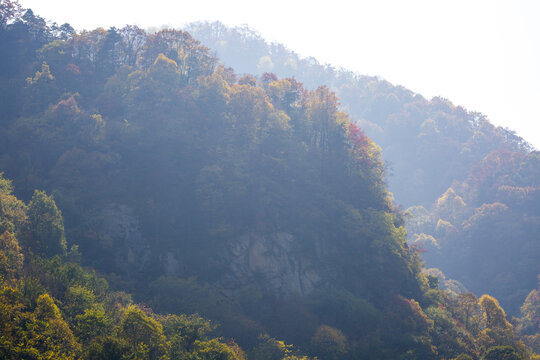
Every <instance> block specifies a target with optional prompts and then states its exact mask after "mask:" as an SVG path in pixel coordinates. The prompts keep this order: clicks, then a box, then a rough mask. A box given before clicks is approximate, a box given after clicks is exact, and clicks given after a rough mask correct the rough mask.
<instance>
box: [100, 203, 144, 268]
mask: <svg viewBox="0 0 540 360" xmlns="http://www.w3.org/2000/svg"><path fill="white" fill-rule="evenodd" d="M101 215H102V216H101V218H102V224H101V225H102V227H101V229H102V235H101V236H100V239H101V245H102V248H104V249H106V250H107V251H109V252H112V255H113V256H114V264H115V266H116V267H117V269H118V270H120V271H121V272H123V273H124V274H126V275H127V276H128V278H129V277H131V275H133V276H135V275H136V273H137V272H140V271H141V270H142V269H143V268H144V267H145V265H147V263H148V261H149V259H150V246H149V244H148V241H147V240H146V239H145V238H144V237H143V235H142V233H141V231H140V228H139V221H138V220H137V218H136V217H135V215H134V212H133V209H131V208H130V207H129V206H127V205H118V204H109V205H108V206H107V207H105V208H104V209H103V210H102V213H101Z"/></svg>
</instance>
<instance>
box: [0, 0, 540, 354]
mask: <svg viewBox="0 0 540 360" xmlns="http://www.w3.org/2000/svg"><path fill="white" fill-rule="evenodd" d="M199 30H200V29H199ZM222 31H225V30H224V29H222ZM193 33H194V34H195V36H199V35H200V32H197V31H193ZM245 34H247V35H246V36H247V37H246V39H248V38H249V36H250V35H249V33H245ZM219 36H222V40H223V41H228V39H229V38H228V37H227V36H228V35H227V36H226V35H225V34H221V35H219ZM255 40H257V41H259V43H260V44H265V43H264V42H261V40H260V39H257V38H255V39H254V41H255ZM238 41H241V40H238ZM242 41H243V40H242ZM257 41H255V43H257ZM231 43H233V42H232V41H231ZM247 43H249V42H246V44H247ZM261 46H262V45H261ZM265 46H266V45H265ZM234 47H235V48H236V51H238V52H239V53H240V54H241V52H242V51H246V52H247V53H252V54H254V55H257V54H258V53H257V52H254V51H252V50H250V49H249V47H247V46H245V45H243V46H242V45H241V44H235V45H234ZM0 49H1V51H0V94H1V96H0V138H1V139H2V141H1V142H0V172H1V173H2V175H0V234H1V235H0V283H1V286H0V307H1V311H0V357H2V358H6V359H51V358H55V359H78V358H84V359H204V360H206V359H208V360H209V359H247V358H249V359H255V360H257V359H264V360H266V359H268V360H274V359H276V360H278V359H288V360H294V359H310V358H318V359H460V360H463V359H489V360H494V359H537V358H539V356H538V355H537V354H538V353H540V344H539V343H540V331H539V326H540V324H539V321H538V319H539V311H540V310H539V309H540V307H539V302H540V291H539V290H540V289H539V290H537V289H535V287H536V283H535V282H534V280H533V282H532V284H531V281H530V279H528V278H526V279H523V277H527V276H529V274H530V272H531V268H533V269H534V267H535V266H536V265H537V264H535V259H536V258H538V256H536V255H535V254H537V253H538V252H537V249H538V237H537V235H536V237H535V235H531V234H532V233H533V232H535V230H538V224H539V217H538V212H539V208H538V204H539V202H538V199H537V198H538V191H537V190H538V178H539V176H538V175H539V170H538V169H539V165H538V160H539V158H538V154H537V153H536V152H533V151H531V149H530V147H529V146H528V145H527V144H526V143H525V142H523V140H521V139H520V138H519V137H517V136H516V135H515V134H512V133H511V132H509V131H506V130H504V129H497V128H495V127H493V126H492V125H491V124H489V122H488V121H487V120H486V119H485V118H483V117H481V115H479V114H470V113H468V112H466V111H465V110H463V109H461V108H458V107H454V106H453V105H452V104H450V103H449V102H447V101H444V100H441V99H438V100H437V99H435V100H431V101H427V100H425V99H423V98H421V97H420V96H418V95H415V94H412V93H411V92H410V91H408V90H406V89H402V88H394V87H392V86H391V85H390V84H388V83H385V82H384V81H381V80H378V79H371V80H370V81H371V85H370V86H371V87H370V89H372V90H373V89H375V90H373V91H374V92H377V91H378V92H379V93H378V94H377V95H376V96H375V95H373V94H364V95H362V96H361V95H360V93H356V92H355V91H356V90H354V89H352V88H350V87H349V90H350V91H351V92H350V94H349V96H348V97H347V95H346V93H345V92H344V91H343V90H344V89H341V90H340V91H335V92H334V90H335V89H334V88H335V86H334V85H333V84H326V85H327V86H325V81H324V77H325V76H327V74H328V69H327V68H325V67H322V68H320V69H318V70H316V66H315V65H317V64H312V65H313V66H315V67H313V66H312V67H308V66H306V67H303V66H302V62H301V61H298V62H297V70H298V71H297V72H295V73H294V74H285V75H282V74H280V73H279V72H278V71H274V72H270V71H266V70H272V69H264V70H265V71H264V72H261V73H259V74H255V75H250V74H248V73H247V72H248V71H245V70H244V69H243V68H241V67H239V68H240V70H239V71H242V73H241V74H237V73H236V72H235V70H234V69H233V68H231V67H228V66H226V65H223V64H222V63H220V60H219V59H218V58H217V56H216V54H215V53H213V52H212V50H210V48H208V47H206V46H204V45H203V44H202V43H201V42H199V41H198V40H196V39H195V38H194V37H192V35H191V34H190V33H189V32H186V31H182V30H174V29H164V30H161V31H158V32H155V33H149V32H146V31H145V30H143V29H140V28H137V27H135V26H126V27H124V28H121V29H118V28H111V29H108V30H104V29H95V30H92V31H81V32H76V31H74V29H73V28H72V27H71V26H70V25H69V24H64V25H58V24H54V23H52V24H51V23H48V22H46V21H45V20H44V19H42V18H41V17H39V16H38V15H35V14H34V13H33V12H32V11H31V10H29V9H22V8H21V7H20V6H19V4H18V3H17V2H16V1H9V0H0ZM261 51H262V50H261ZM265 51H266V50H265ZM284 51H285V50H284ZM220 56H221V55H220ZM261 56H269V58H268V59H270V60H271V61H273V62H274V63H277V59H274V58H272V57H270V55H266V54H265V55H261ZM261 56H259V57H258V58H257V65H260V66H259V70H260V69H261V68H262V66H266V65H264V64H265V61H266V60H268V59H266V58H265V59H263V60H260V59H261ZM298 60H299V59H298ZM267 62H268V61H266V63H267ZM261 64H263V65H261ZM227 65H229V64H228V63H227ZM267 65H268V64H267ZM317 66H318V65H317ZM235 67H236V66H235ZM302 69H303V70H302ZM302 71H304V72H306V73H310V72H311V73H313V74H318V75H317V76H318V77H311V80H312V81H317V85H315V84H313V83H309V82H308V81H306V80H304V79H302V78H301V74H302ZM292 75H294V76H292ZM278 76H279V77H278ZM349 76H350V79H349V80H351V81H352V80H354V81H358V83H357V87H358V88H360V87H361V86H364V85H360V84H364V81H367V79H365V78H362V77H356V76H352V75H351V74H349ZM319 80H320V81H319ZM347 81H348V80H347ZM301 82H304V83H305V84H306V85H304V84H302V83H301ZM368 83H369V81H368ZM343 87H344V88H345V87H346V86H345V85H344V86H343ZM385 89H386V90H385ZM390 91H395V92H396V94H397V95H396V94H394V95H395V97H396V98H397V99H398V100H399V99H401V100H400V101H401V102H398V103H397V104H395V106H394V107H391V106H390V105H389V104H387V103H385V102H381V101H380V99H379V98H382V97H384V98H385V99H390V100H389V101H393V100H392V96H390V95H389V94H388V93H389V92H390ZM387 92H388V93H387ZM336 94H337V95H339V97H340V98H341V100H338V97H337V96H336ZM398 95H399V96H402V97H401V98H399V97H398ZM349 99H355V100H351V105H348V106H345V107H340V101H341V102H342V103H343V104H345V102H346V101H348V100H349ZM375 99H379V100H377V101H375ZM353 104H354V106H357V107H358V109H362V111H364V114H366V115H365V116H363V117H361V119H360V117H359V118H358V119H356V118H355V117H356V116H357V115H355V113H356V111H358V110H354V108H353ZM377 104H378V105H377ZM377 106H378V107H379V108H377ZM377 109H379V110H381V111H382V110H384V111H386V112H387V114H386V115H381V114H380V113H379V112H378V111H379V110H377ZM404 109H406V111H407V114H409V115H410V117H406V116H404V115H403V116H398V115H396V113H399V114H401V113H402V112H403V111H405V110H404ZM347 112H350V113H351V114H352V117H350V116H349V115H347ZM367 114H378V115H373V116H372V115H369V116H368V115H367ZM450 115H453V117H451V116H450ZM377 116H379V117H380V119H379V120H380V123H379V124H378V123H377V122H376V120H377V119H376V117H377ZM424 116H427V117H428V118H430V119H431V122H430V121H428V120H424V121H422V125H419V129H420V130H421V131H424V132H422V134H423V136H421V137H420V138H421V139H423V140H422V141H424V145H422V146H430V144H432V145H433V144H438V146H439V147H437V149H440V147H441V146H442V147H444V146H448V148H446V150H447V151H449V154H452V155H455V156H456V157H455V158H454V159H451V158H448V159H445V161H448V163H447V164H446V166H447V167H448V168H447V169H446V170H447V171H446V172H441V171H439V168H434V169H431V170H430V171H432V172H433V174H432V173H431V172H430V173H429V174H428V173H427V171H428V170H429V166H430V165H429V164H431V163H430V162H429V161H428V160H430V161H432V162H433V163H437V166H439V167H440V166H441V165H444V164H441V163H442V161H441V160H440V159H441V158H440V157H439V158H437V159H428V160H426V159H425V158H422V157H420V158H418V159H416V160H417V161H418V164H417V165H416V166H417V167H416V169H417V170H419V171H426V173H425V174H424V175H411V181H412V183H410V184H408V185H407V184H405V185H404V186H405V187H404V188H407V186H412V187H416V188H418V187H424V188H425V190H426V192H425V193H423V194H419V195H418V196H417V197H414V196H413V195H405V193H404V192H400V191H402V190H398V188H395V189H394V188H392V182H391V183H390V184H391V189H392V190H393V191H394V194H395V196H396V198H395V199H394V195H392V193H390V192H389V191H388V190H387V187H386V183H385V181H386V176H387V174H386V166H385V164H384V161H383V156H384V158H386V157H388V156H389V155H387V152H388V154H391V152H392V150H391V149H392V148H391V147H390V148H389V147H388V146H387V144H388V143H392V141H391V139H389V138H386V140H385V141H380V140H379V139H378V138H377V136H375V135H372V134H371V133H370V134H369V135H370V136H368V135H366V133H364V129H365V131H366V132H368V131H370V129H373V128H376V127H377V126H379V127H380V128H381V129H382V130H381V134H382V133H388V134H387V135H389V136H392V135H391V134H392V132H391V131H390V129H393V130H392V131H396V132H397V133H399V132H401V133H403V130H400V129H399V128H396V126H397V125H396V124H398V123H400V122H401V123H402V127H403V128H414V127H413V126H409V125H407V122H408V121H415V122H418V121H420V120H419V119H421V118H422V117H424ZM431 117H433V118H431ZM383 123H384V124H386V125H384V126H386V127H384V128H383V125H382V124H383ZM442 124H448V127H447V128H444V127H443V126H442ZM460 124H461V125H463V124H466V125H467V126H463V137H461V138H458V139H455V141H451V140H452V136H453V135H452V131H453V129H455V127H459V126H460ZM473 126H475V127H474V128H473ZM422 129H423V130H422ZM471 129H472V130H471ZM387 130H388V131H387ZM417 130H418V129H417ZM435 130H436V131H435ZM415 131H416V130H415ZM428 131H432V132H433V134H432V133H430V132H428ZM435 134H438V135H435ZM414 136H416V137H417V138H418V136H420V135H419V134H416V135H414ZM437 136H439V137H437ZM372 138H373V139H375V140H376V141H377V143H380V145H381V146H382V149H383V150H382V153H381V148H380V147H379V146H378V145H376V143H375V142H374V141H373V140H372ZM441 139H446V140H447V144H446V145H445V144H444V142H442V141H441ZM394 141H395V140H394ZM441 144H442V145H441ZM394 145H395V146H396V147H397V149H396V150H393V151H396V152H400V151H401V154H402V156H404V155H407V154H408V153H407V152H405V150H403V149H401V148H400V147H403V148H404V147H407V146H412V145H411V144H408V145H407V143H406V142H403V143H400V144H394ZM450 145H451V146H450ZM414 146H418V144H416V145H414ZM452 146H455V147H458V148H460V149H461V150H463V149H465V148H467V149H469V150H468V152H467V151H465V150H463V151H461V152H458V153H455V152H454V149H455V148H454V147H452ZM477 148H478V149H477ZM388 149H390V150H388ZM495 150H496V152H493V151H495ZM408 151H420V150H419V149H416V150H408ZM437 154H438V153H437V152H436V151H432V152H429V154H426V155H429V156H437ZM438 155H439V156H440V154H438ZM392 161H395V160H392ZM462 161H463V162H462ZM454 162H455V164H460V166H459V167H457V168H456V167H454ZM400 164H401V163H400ZM473 165H474V166H473ZM399 166H401V165H399ZM413 166H414V165H413V164H411V163H410V162H405V163H404V165H402V167H401V168H399V169H402V170H403V171H408V169H410V168H411V167H413ZM393 167H394V172H395V175H394V177H397V176H398V175H399V172H398V163H397V161H396V163H395V164H394V165H393ZM400 171H401V170H400ZM456 171H460V172H459V173H455V172H456ZM462 173H466V175H463V174H462ZM434 174H435V175H434ZM456 174H457V175H456ZM399 176H401V175H399ZM434 176H446V177H447V179H448V181H450V184H446V183H444V182H441V181H438V180H436V179H434V178H433V177H434ZM454 180H456V181H454ZM458 180H459V181H458ZM430 186H432V187H430ZM449 186H452V188H450V189H448V187H449ZM447 189H448V190H447ZM445 191H446V192H445ZM440 194H443V195H441V196H440V198H439V200H437V197H438V196H439V195H440ZM407 196H409V198H407ZM535 197H536V198H535ZM401 198H403V200H401ZM535 199H536V200H535ZM435 200H436V201H435ZM460 201H461V202H460ZM398 203H403V204H405V205H407V206H409V205H417V206H416V207H414V208H411V209H410V210H409V211H408V212H405V211H403V210H402V209H401V208H400V207H399V206H398V205H396V204H398ZM432 203H433V204H435V205H432ZM461 203H462V204H463V205H461ZM431 206H433V209H432V208H431ZM426 209H428V210H426ZM492 221H498V223H497V224H499V225H498V226H500V227H501V229H497V228H494V227H493V226H492V225H490V224H491V223H490V222H492ZM507 222H512V223H513V227H508V226H507V225H506V223H507ZM406 224H407V226H408V227H409V229H410V234H409V235H407V230H406ZM441 224H442V225H441ZM411 229H413V231H411ZM503 230H504V231H503ZM516 233H517V234H519V239H520V242H519V243H517V242H513V243H512V244H511V246H514V247H515V251H514V252H509V251H508V250H506V249H507V247H508V246H509V245H507V244H505V243H504V241H505V239H506V238H507V237H508V236H510V237H512V236H513V237H515V236H516V235H515V234H516ZM537 233H538V232H537V231H536V232H535V234H537ZM407 237H409V242H407ZM420 238H421V239H420ZM486 238H488V239H489V240H484V239H486ZM426 239H428V240H429V241H428V240H426ZM432 239H433V240H432ZM430 241H431V242H430ZM486 241H491V242H492V244H491V245H493V243H496V246H500V247H501V249H499V250H497V251H502V252H503V253H505V254H506V256H507V257H508V260H506V259H505V261H499V260H498V266H495V267H494V266H493V265H491V264H483V263H478V261H477V259H476V256H477V254H478V252H483V251H485V249H484V248H483V246H485V242H486ZM463 242H467V244H472V245H474V246H470V245H466V246H464V245H463ZM418 244H422V246H423V247H421V246H420V245H418ZM429 244H433V246H434V250H433V251H432V252H430V253H429V255H430V256H431V257H428V256H427V255H426V256H425V258H426V261H428V264H430V266H431V263H434V264H441V265H440V266H439V267H440V268H441V269H442V270H443V271H444V272H445V274H446V275H448V276H449V277H452V278H456V279H460V278H462V277H463V276H465V277H466V276H471V275H470V274H471V272H469V271H472V272H475V273H476V274H477V275H478V277H477V276H474V277H473V278H472V279H471V282H473V283H474V282H475V281H476V282H478V285H477V288H475V286H474V285H470V284H469V283H468V282H467V281H463V283H464V284H465V285H466V286H467V287H469V288H470V289H471V290H473V291H474V292H475V293H477V295H475V294H473V293H471V292H467V291H460V289H456V286H454V287H451V288H449V290H444V289H443V288H444V287H445V286H444V276H445V274H442V273H441V272H440V271H438V272H437V270H435V269H431V270H429V271H426V270H425V268H424V265H423V263H422V258H421V253H422V249H424V248H427V247H428V246H430V245H429ZM494 251H495V250H494ZM535 251H536V252H535ZM495 252H496V251H495ZM445 254H455V255H452V256H447V255H445ZM487 256H488V254H486V255H483V257H480V258H481V259H486V258H487ZM489 256H495V255H493V254H491V255H489ZM518 256H520V257H522V259H520V260H519V261H518V262H517V263H515V262H514V259H515V257H518ZM458 260H459V261H461V262H464V264H461V263H459V264H455V262H456V261H458ZM445 261H446V262H447V263H445ZM452 261H454V263H452ZM471 262H473V263H475V266H478V267H479V268H481V271H479V270H478V269H475V268H472V269H471V268H469V267H468V266H470V263H471ZM506 263H508V267H503V266H502V265H503V264H506ZM445 266H448V267H449V268H452V267H454V266H455V267H458V268H460V269H461V271H462V272H463V274H460V273H459V272H458V271H454V272H452V271H449V270H447V269H446V268H445ZM501 269H502V270H501ZM537 270H538V269H537V268H536V269H534V270H532V271H533V272H534V271H537ZM490 271H493V272H500V271H507V272H508V274H509V275H508V276H507V277H503V278H497V277H493V275H491V274H490V273H489V272H490ZM512 276H513V282H514V283H516V284H515V287H506V288H505V287H504V286H503V285H507V284H509V283H510V282H511V281H512V279H511V278H509V277H512ZM488 280H493V281H494V283H489V282H488ZM516 280H517V281H516ZM439 283H440V284H441V285H439ZM482 286H483V288H481V287H482ZM492 286H494V287H497V288H498V289H500V294H499V293H498V294H495V295H497V296H498V297H500V298H501V299H504V301H508V304H511V307H510V308H511V309H512V315H514V317H512V318H510V317H507V316H506V313H505V311H504V310H503V307H501V305H500V304H499V302H498V300H497V299H496V298H495V297H492V296H490V295H482V294H483V293H484V292H492V290H493V289H492ZM479 288H480V291H478V289H479ZM524 289H527V291H526V293H524V292H523V291H525V290H524ZM527 294H529V295H528V296H527ZM509 295H511V296H513V297H514V298H509V297H508V296H509ZM516 302H519V304H518V305H517V307H516V306H514V304H515V303H516ZM503 306H506V304H505V303H503ZM514 307H515V309H514Z"/></svg>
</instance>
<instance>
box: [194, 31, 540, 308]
mask: <svg viewBox="0 0 540 360" xmlns="http://www.w3.org/2000/svg"><path fill="white" fill-rule="evenodd" d="M188 29H189V31H190V32H191V33H192V34H193V35H194V36H195V37H196V38H197V39H199V40H201V41H202V42H203V43H204V44H206V45H207V46H209V47H210V48H211V49H213V50H214V51H215V52H216V54H217V55H219V56H220V58H221V59H222V60H223V61H224V62H225V64H228V65H231V66H233V67H235V68H236V69H238V71H241V72H242V71H245V72H253V73H259V74H262V73H264V72H266V71H271V72H274V73H276V74H278V75H279V76H294V77H295V78H296V79H297V80H298V81H302V82H304V83H305V84H306V85H307V87H308V88H309V87H313V86H316V84H321V83H322V84H325V85H326V86H328V87H329V88H330V89H331V90H332V91H335V92H336V94H337V96H338V97H339V99H340V102H341V108H342V109H345V110H346V111H347V112H348V113H349V114H350V116H351V119H352V121H353V122H355V123H356V124H358V125H359V126H361V127H362V128H363V129H364V130H365V131H366V134H367V135H368V136H369V137H371V138H372V139H374V140H375V142H376V143H377V144H378V145H380V146H381V149H382V155H383V158H384V160H385V161H386V162H388V163H389V167H390V171H389V172H390V175H389V176H388V177H387V181H388V184H389V189H390V190H391V191H392V192H393V194H394V196H395V201H396V202H397V203H398V204H402V205H404V206H406V207H410V213H411V216H413V218H414V219H413V220H411V221H410V222H409V228H408V231H409V239H410V241H411V242H412V243H416V244H420V245H422V244H428V246H424V249H423V250H427V253H426V254H425V255H424V258H425V259H426V261H427V263H428V265H429V266H433V267H437V268H440V269H441V270H443V271H444V272H445V273H447V275H448V276H450V277H453V278H456V279H457V280H459V281H460V282H462V283H463V284H464V285H465V287H466V288H468V289H469V290H471V291H474V292H475V293H477V294H481V293H484V292H491V293H494V294H497V296H498V297H499V299H500V300H501V301H502V303H503V304H504V305H505V306H506V307H507V308H508V309H509V310H510V312H511V313H512V314H517V313H518V312H519V307H520V306H521V304H522V302H523V301H524V299H525V297H526V296H527V294H528V293H529V291H531V290H532V289H533V288H534V286H535V282H536V276H537V275H538V266H537V262H538V260H537V259H538V258H539V256H540V241H538V239H539V237H538V226H539V224H540V220H539V219H540V209H538V207H537V206H534V205H532V204H534V203H537V202H538V199H537V195H536V190H534V189H536V188H538V187H539V186H540V178H539V177H538V176H537V175H535V174H537V173H538V171H540V170H539V169H540V165H539V164H538V162H537V161H534V159H536V158H537V152H535V151H534V149H532V148H531V146H530V145H528V144H527V143H526V142H525V141H524V140H523V139H522V138H520V137H519V136H517V135H516V134H515V133H513V132H512V131H510V130H507V129H503V128H500V127H495V126H493V125H492V124H491V123H490V122H489V121H488V120H487V119H486V117H485V116H483V115H482V114H480V113H476V112H470V111H467V110H466V109H464V108H462V107H460V106H455V105H453V104H452V103H451V102H450V101H448V100H445V99H441V98H433V99H431V100H427V99H424V98H423V97H422V96H421V95H419V94H415V93H413V92H412V91H410V90H408V89H406V88H403V87H401V86H393V85H392V84H390V83H388V82H387V81H385V80H382V79H379V78H376V77H369V76H362V75H358V74H354V73H352V72H350V71H347V70H344V69H335V68H333V67H332V66H330V65H321V64H319V63H318V62H317V61H316V60H315V59H313V58H308V59H305V58H300V57H299V56H298V55H297V54H295V53H294V52H293V51H291V50H289V49H287V48H285V47H284V46H283V45H280V44H275V43H272V44H270V43H268V42H266V41H265V40H264V39H262V38H261V37H260V36H259V35H258V34H257V33H255V32H254V31H252V30H250V29H249V28H247V27H241V28H228V27H225V26H224V25H222V24H220V23H195V24H192V25H190V26H188ZM523 159H529V160H523ZM510 164H512V165H510ZM495 169H496V170H495ZM490 171H497V173H496V177H494V176H495V174H493V175H491V174H490ZM518 174H519V175H518ZM522 174H523V175H522ZM492 177H494V178H492ZM459 184H461V185H459ZM449 188H452V191H454V190H455V191H456V192H457V193H458V196H460V199H461V198H462V200H464V202H465V203H464V204H463V205H459V204H453V205H452V206H457V207H459V206H462V207H463V209H461V210H458V209H452V210H449V211H453V212H456V211H463V212H462V213H461V214H460V215H459V216H458V215H457V213H456V214H445V215H444V216H443V215H441V212H442V211H443V210H442V209H441V206H443V207H448V206H450V205H448V204H447V203H446V202H445V201H446V200H444V199H447V197H448V193H445V191H446V190H447V189H449ZM518 193H519V194H518ZM443 194H446V195H443ZM516 197H519V198H520V200H519V202H520V204H522V205H518V204H517V203H516V201H518V200H516ZM503 198H504V199H503ZM448 201H450V202H451V201H454V200H453V199H450V200H448ZM492 203H501V204H504V205H505V206H508V207H509V210H508V211H509V212H508V213H504V214H503V213H501V214H500V215H501V216H500V217H498V218H497V217H493V216H492V217H487V218H486V217H483V221H482V224H483V225H482V226H481V227H479V226H480V225H479V223H476V222H474V224H473V223H470V222H463V221H465V220H467V219H468V217H469V216H471V215H472V214H473V212H474V209H477V210H478V211H477V212H478V213H483V212H484V211H483V210H481V207H482V206H483V205H484V204H485V205H486V206H487V205H490V204H492ZM441 204H442V205H441ZM523 204H527V205H523ZM418 206H420V207H418ZM465 208H466V210H464V209H465ZM488 208H489V209H491V208H490V207H485V208H484V210H486V209H488ZM426 209H427V210H426ZM486 211H487V210H486ZM456 216H457V217H456ZM479 217H480V215H478V216H477V217H475V218H474V219H478V218H479ZM427 218H429V219H430V220H429V222H430V223H431V225H430V226H431V227H430V228H429V229H426V228H425V227H424V228H422V229H423V230H419V229H418V228H417V227H416V226H415V225H414V224H416V223H417V222H418V221H421V222H425V221H426V219H427ZM439 219H442V220H443V221H445V222H442V223H440V226H439V230H440V229H442V228H443V224H446V223H447V222H449V223H450V224H451V225H452V228H453V229H458V231H457V232H452V233H446V232H444V233H443V232H442V230H440V231H439V232H436V231H435V228H436V225H437V222H438V220H439ZM459 229H467V231H461V230H459ZM423 231H424V232H425V234H423V233H422V232H423ZM450 238H451V239H450ZM495 239H499V240H495ZM432 243H434V244H435V245H434V246H431V245H429V244H432Z"/></svg>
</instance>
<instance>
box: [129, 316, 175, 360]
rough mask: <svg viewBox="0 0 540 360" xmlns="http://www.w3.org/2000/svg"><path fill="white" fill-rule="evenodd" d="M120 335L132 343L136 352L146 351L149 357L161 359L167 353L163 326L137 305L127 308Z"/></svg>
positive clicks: (132, 347) (146, 356)
mask: <svg viewBox="0 0 540 360" xmlns="http://www.w3.org/2000/svg"><path fill="white" fill-rule="evenodd" d="M119 335H120V336H121V337H122V338H123V339H125V340H126V341H127V342H128V343H129V344H130V346H131V349H132V351H133V352H134V353H141V352H142V353H146V355H145V358H147V359H159V358H160V357H161V356H163V355H164V354H165V350H166V346H165V345H166V338H165V336H164V334H163V326H162V325H161V324H160V323H159V322H158V321H156V320H154V319H152V318H151V317H150V316H148V315H147V314H145V313H144V312H143V311H142V310H140V309H138V308H137V307H135V306H129V307H128V308H127V309H126V312H125V314H124V316H123V318H122V321H121V322H120V328H119Z"/></svg>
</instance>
